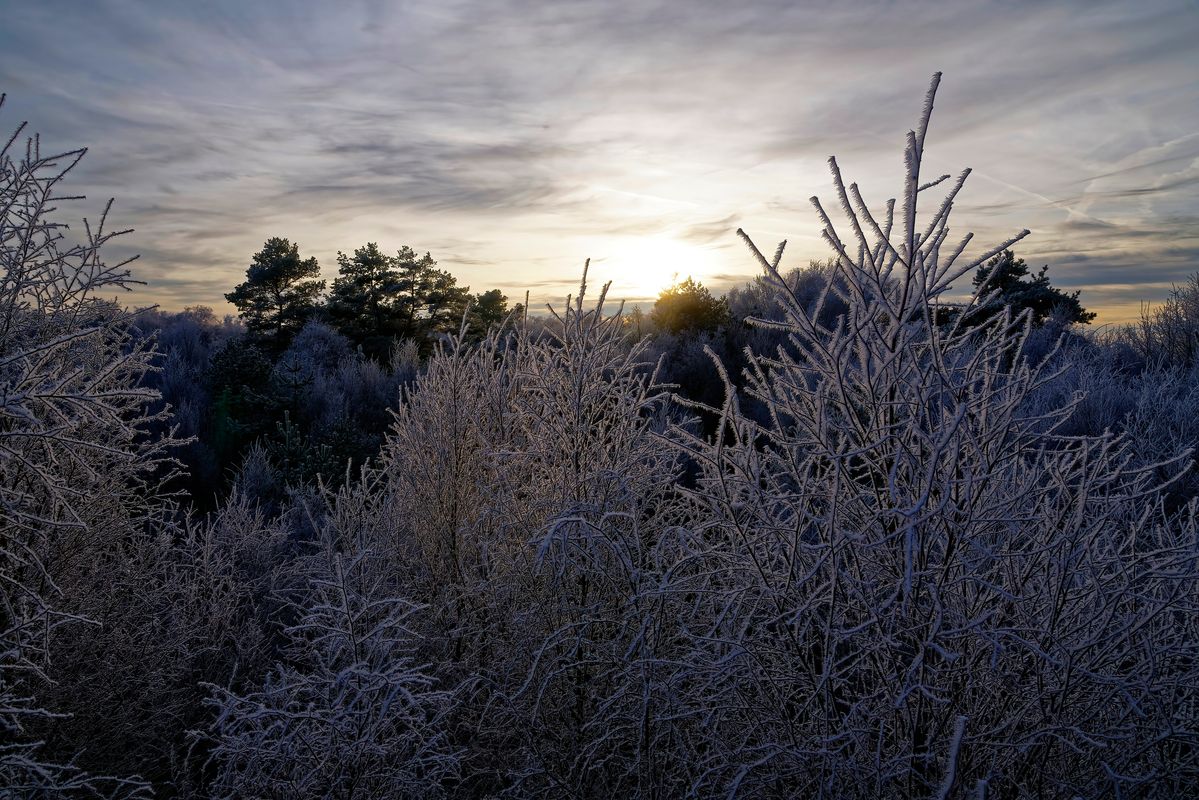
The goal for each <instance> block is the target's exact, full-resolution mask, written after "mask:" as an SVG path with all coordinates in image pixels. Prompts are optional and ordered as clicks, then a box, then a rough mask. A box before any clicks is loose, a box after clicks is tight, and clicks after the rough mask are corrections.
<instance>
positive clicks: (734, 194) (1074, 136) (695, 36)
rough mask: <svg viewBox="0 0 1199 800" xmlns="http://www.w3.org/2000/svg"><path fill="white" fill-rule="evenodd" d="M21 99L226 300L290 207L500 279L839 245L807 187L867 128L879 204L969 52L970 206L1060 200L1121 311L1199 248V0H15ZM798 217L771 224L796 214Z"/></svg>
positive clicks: (511, 283)
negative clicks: (925, 105)
mask: <svg viewBox="0 0 1199 800" xmlns="http://www.w3.org/2000/svg"><path fill="white" fill-rule="evenodd" d="M3 17H4V19H3V23H4V24H3V25H2V26H0V50H2V51H3V52H4V53H5V57H4V58H3V59H0V91H6V92H8V93H9V103H10V105H9V107H8V108H6V110H5V112H4V113H3V117H2V118H0V121H3V122H4V123H5V124H7V125H12V124H15V122H16V121H18V120H19V119H29V120H30V121H31V122H32V123H33V124H34V126H35V127H36V128H37V129H38V130H40V131H41V132H42V133H43V135H44V137H45V139H46V141H47V142H52V143H53V145H54V146H61V147H71V146H78V145H88V146H90V148H91V152H90V154H89V156H88V158H87V159H86V160H85V162H84V163H83V164H82V165H81V167H80V169H79V172H78V174H77V175H76V176H75V184H76V188H77V189H80V190H82V191H85V192H86V193H87V194H88V195H89V197H90V199H89V200H88V201H87V202H86V203H84V204H82V205H80V206H79V208H78V213H82V212H83V211H85V210H87V211H91V210H92V209H98V207H99V206H100V205H101V204H102V201H103V200H104V199H105V198H107V197H109V196H115V197H116V198H117V204H116V206H115V211H114V215H115V217H116V219H117V220H119V222H120V223H121V224H123V225H129V226H132V227H134V228H136V233H135V234H134V235H132V236H130V237H128V240H127V242H125V243H124V244H123V245H122V247H128V248H132V249H133V250H136V251H138V252H141V253H142V255H143V257H142V259H141V261H140V262H139V271H140V275H141V277H143V278H144V279H146V280H147V281H148V282H149V285H148V286H147V287H146V288H145V289H144V290H140V291H139V292H138V293H137V294H136V295H135V299H137V300H139V301H144V302H160V303H162V304H163V305H165V306H167V307H171V308H176V307H182V306H183V305H190V304H196V303H203V304H208V305H213V306H215V307H217V308H219V309H221V310H226V309H227V306H225V305H224V302H223V300H222V297H221V295H222V294H223V292H224V291H226V290H227V289H228V288H229V287H232V286H233V285H234V284H235V283H237V282H238V281H239V280H240V279H241V277H242V274H243V272H244V270H245V267H246V265H247V263H248V260H249V257H250V255H251V254H252V253H253V252H254V251H255V250H257V249H258V248H259V247H260V246H261V243H262V242H263V241H264V240H265V239H266V238H267V237H270V236H285V237H289V238H291V239H292V240H293V241H296V242H298V243H299V244H300V246H301V249H302V250H303V251H304V252H305V253H307V254H312V255H315V256H317V258H318V259H319V260H320V262H321V264H322V266H323V267H324V269H325V272H326V274H327V276H328V277H332V276H333V272H334V264H335V256H336V253H337V251H338V250H347V251H348V250H352V249H353V248H355V247H358V246H361V245H362V244H364V243H365V242H367V241H375V242H378V243H379V244H380V246H382V247H384V249H388V250H394V249H398V248H399V247H400V246H402V245H410V246H412V247H414V248H416V249H418V250H421V251H424V250H429V251H430V252H432V253H433V255H434V257H435V258H437V259H438V260H439V262H440V264H441V266H442V267H444V268H446V269H449V270H450V271H452V272H454V273H455V274H456V275H457V276H458V277H459V279H460V280H461V281H462V282H463V283H466V284H469V285H471V287H472V289H474V290H475V291H482V290H485V289H488V288H492V287H499V288H502V289H504V290H505V291H506V292H507V293H508V294H509V295H510V296H512V297H514V298H515V297H522V296H523V294H524V292H525V291H526V290H528V291H529V292H530V293H531V295H532V296H533V297H534V298H535V299H536V300H537V301H538V302H542V301H545V300H550V299H555V298H559V297H560V296H561V295H563V294H565V292H566V291H569V290H570V288H571V286H572V285H573V283H574V282H575V281H576V280H577V277H578V271H579V269H580V268H581V265H582V263H583V260H584V259H585V258H587V257H591V258H592V259H593V264H594V270H595V275H596V278H597V279H602V280H609V279H610V280H612V281H613V293H614V295H616V296H625V297H629V298H632V299H638V298H640V299H647V298H652V297H653V296H654V293H655V291H656V290H657V289H660V288H661V287H662V286H663V285H664V284H665V283H668V282H669V281H670V280H671V279H672V278H673V277H674V276H676V275H677V276H679V277H686V276H688V275H691V276H694V277H695V278H696V279H699V280H706V281H708V282H710V283H711V285H713V287H714V288H722V289H723V288H727V287H728V286H729V285H732V284H733V283H735V282H736V279H737V278H738V277H739V278H740V279H742V280H744V279H748V278H750V277H752V276H753V275H754V274H755V272H756V270H755V266H754V264H753V262H752V261H751V260H750V259H749V258H748V257H747V254H746V253H745V251H744V249H743V248H741V247H740V246H739V245H738V243H737V242H736V240H735V237H734V235H733V231H734V230H735V229H736V228H737V227H738V226H744V227H745V228H746V229H747V230H749V231H751V232H752V233H753V234H754V235H755V237H760V238H762V239H764V240H779V239H783V238H786V239H788V240H789V242H790V245H789V248H788V257H787V261H786V263H787V264H788V265H790V266H798V265H802V264H804V263H806V262H807V261H808V260H810V259H817V258H824V257H825V256H826V252H825V248H824V246H823V244H822V243H821V242H820V239H819V236H818V229H817V225H816V223H815V219H814V217H813V215H812V214H811V212H810V209H809V207H808V205H807V202H806V199H805V198H807V197H808V196H810V195H812V194H816V193H819V194H827V193H828V192H827V190H826V187H827V186H828V180H827V168H826V166H825V159H826V158H827V156H828V155H830V154H837V155H838V157H839V158H840V160H841V163H842V167H843V169H844V170H845V172H846V174H847V175H849V176H851V177H852V179H854V180H857V181H858V182H859V183H860V184H861V185H862V187H863V191H864V192H865V193H866V195H867V197H868V199H869V201H870V202H871V203H872V204H877V205H881V204H882V202H884V201H885V200H886V198H887V197H889V196H891V195H893V194H894V193H895V191H896V189H897V187H898V185H899V184H898V182H899V179H900V171H901V169H902V165H901V164H900V163H899V155H900V152H901V146H902V137H903V134H904V132H905V131H906V130H907V129H908V128H909V127H910V126H911V125H912V124H913V123H914V117H915V114H916V112H917V110H918V106H919V102H920V98H921V97H922V93H923V90H924V87H925V86H926V84H927V80H928V76H929V74H931V73H932V72H933V71H935V70H943V71H944V72H945V76H946V77H945V82H944V84H943V88H942V91H941V94H940V95H939V100H938V108H937V113H936V116H935V118H934V124H933V130H932V133H931V136H930V140H929V146H930V150H929V163H928V164H927V169H928V170H929V172H931V173H940V172H946V171H950V172H956V171H957V170H959V169H960V168H962V167H965V166H970V167H973V168H974V169H975V170H976V173H975V176H974V177H973V178H972V179H971V184H970V185H969V186H968V188H967V191H966V192H965V193H964V195H963V197H962V199H961V202H960V203H959V204H958V210H957V211H956V213H955V216H956V217H957V218H958V225H959V226H963V225H965V226H969V227H970V228H971V229H973V230H975V231H976V233H977V234H978V239H979V241H980V242H983V241H989V240H995V239H1000V238H1003V237H1005V236H1006V235H1008V234H1009V233H1011V232H1012V231H1014V230H1019V229H1020V228H1023V227H1028V228H1031V229H1032V230H1033V232H1034V235H1033V236H1032V237H1030V239H1029V240H1028V241H1027V243H1024V244H1022V245H1021V247H1020V249H1019V252H1020V254H1021V255H1022V256H1024V257H1025V258H1026V259H1027V260H1028V261H1029V263H1030V264H1037V265H1038V266H1039V265H1040V264H1042V263H1048V264H1049V265H1050V275H1051V277H1052V279H1053V280H1054V282H1055V283H1058V284H1060V285H1062V286H1063V287H1066V288H1070V289H1071V290H1073V289H1079V290H1081V291H1082V297H1083V301H1084V304H1087V305H1089V306H1092V307H1094V308H1097V309H1099V310H1100V311H1101V312H1102V313H1103V314H1104V318H1107V319H1116V318H1123V317H1127V316H1131V315H1134V314H1135V313H1136V310H1137V309H1138V308H1139V304H1140V302H1141V301H1142V300H1157V299H1160V298H1161V297H1163V296H1164V295H1165V293H1167V292H1168V287H1169V286H1170V285H1171V283H1174V282H1181V281H1182V280H1185V278H1186V276H1187V275H1188V274H1189V273H1191V272H1193V271H1195V270H1196V269H1199V264H1197V263H1196V259H1195V256H1196V254H1197V253H1199V240H1197V239H1196V233H1195V231H1196V229H1197V226H1196V224H1195V223H1196V220H1199V198H1197V191H1196V187H1197V185H1199V134H1196V133H1195V131H1196V130H1199V78H1197V77H1196V76H1199V50H1197V49H1196V48H1195V47H1194V42H1195V41H1196V37H1197V36H1199V14H1195V13H1194V7H1193V4H1190V3H1185V2H1160V3H1141V4H1135V5H1134V4H1128V3H1093V2H1076V3H1067V4H1055V5H1054V6H1052V7H1049V6H1048V5H1046V4H1035V3H1028V4H1014V5H1013V4H1002V5H1001V4H991V3H982V2H978V3H954V4H951V5H946V4H943V3H938V4H932V3H929V4H922V3H914V4H890V3H881V2H862V3H853V4H846V3H840V4H832V3H827V4H826V3H803V4H797V3H791V2H777V3H749V4H744V5H742V6H739V7H737V8H733V7H731V6H729V5H728V4H724V3H721V4H716V3H706V2H704V3H687V4H682V3H659V4H654V3H644V2H638V3H633V2H630V3H609V2H565V3H534V2H532V1H531V0H506V1H505V2H489V3H481V2H471V3H467V2H446V0H436V1H434V0H429V1H428V2H415V3H405V4H392V3H382V2H359V3H337V4H330V3H317V2H307V3H295V2H287V3H283V2H261V3H253V4H248V3H243V2H238V3H233V2H227V3H204V4H195V3H183V2H154V3H148V2H145V3H143V2H132V1H131V0H124V1H115V2H89V3H82V2H78V3H65V2H55V1H54V0H50V1H48V2H42V3H36V4H35V3H27V4H18V5H14V6H13V7H11V8H6V9H5V11H4V12H3ZM772 244H773V241H772Z"/></svg>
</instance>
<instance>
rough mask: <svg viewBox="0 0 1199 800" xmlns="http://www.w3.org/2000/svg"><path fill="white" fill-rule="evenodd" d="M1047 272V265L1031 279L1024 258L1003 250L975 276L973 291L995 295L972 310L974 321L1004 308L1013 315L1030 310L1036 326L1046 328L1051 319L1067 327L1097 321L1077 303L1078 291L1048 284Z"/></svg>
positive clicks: (1091, 313)
mask: <svg viewBox="0 0 1199 800" xmlns="http://www.w3.org/2000/svg"><path fill="white" fill-rule="evenodd" d="M1048 270H1049V267H1048V266H1044V267H1041V271H1040V272H1038V273H1036V274H1035V275H1032V276H1031V277H1030V273H1029V271H1028V265H1027V264H1025V263H1024V259H1022V258H1016V256H1015V254H1014V253H1013V252H1012V251H1011V250H1004V251H1003V252H1002V253H999V254H998V255H996V256H995V257H993V258H991V259H990V260H989V261H987V263H985V264H982V265H980V266H979V267H978V271H977V272H975V273H974V278H973V284H974V290H975V291H976V292H991V293H992V294H991V296H989V297H988V298H987V299H986V300H985V302H983V303H981V304H979V306H978V307H977V308H975V309H974V310H973V311H972V314H973V319H974V320H976V321H981V320H983V319H988V318H991V317H994V316H996V315H998V314H1000V313H1002V310H1003V309H1004V308H1010V309H1011V313H1012V314H1013V315H1019V314H1021V313H1023V312H1024V311H1028V313H1029V316H1030V317H1031V319H1032V324H1033V325H1034V326H1036V327H1040V326H1042V325H1044V324H1045V322H1046V321H1047V320H1048V319H1049V318H1050V317H1051V316H1053V317H1057V318H1059V319H1060V320H1061V321H1062V322H1064V323H1066V324H1074V323H1080V324H1086V323H1089V322H1091V321H1092V320H1093V319H1095V314H1094V313H1093V312H1090V311H1087V310H1086V309H1085V308H1083V307H1082V304H1081V303H1079V302H1078V292H1074V293H1072V294H1067V293H1066V292H1063V291H1062V290H1061V289H1058V288H1056V287H1054V286H1051V285H1050V284H1049V276H1048V275H1047V274H1046V273H1047V272H1048Z"/></svg>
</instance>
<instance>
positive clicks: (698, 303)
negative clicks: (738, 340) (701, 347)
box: [650, 278, 729, 333]
mask: <svg viewBox="0 0 1199 800" xmlns="http://www.w3.org/2000/svg"><path fill="white" fill-rule="evenodd" d="M650 319H651V320H653V323H654V325H656V326H657V327H658V328H659V329H660V330H663V331H667V332H668V333H680V332H682V331H714V330H716V329H717V328H719V327H720V326H721V325H724V324H725V323H727V322H728V321H729V305H728V303H727V302H726V301H725V300H724V298H715V297H713V296H712V293H711V292H709V291H708V289H707V288H706V287H705V286H704V285H703V284H702V283H699V282H697V281H694V280H692V279H691V278H687V280H685V281H683V282H682V283H676V284H675V285H674V286H671V287H670V288H669V289H666V290H664V291H663V292H662V293H661V294H660V295H658V301H657V302H656V303H654V310H653V311H652V312H650Z"/></svg>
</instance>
